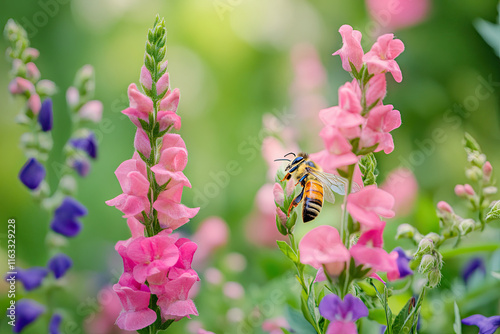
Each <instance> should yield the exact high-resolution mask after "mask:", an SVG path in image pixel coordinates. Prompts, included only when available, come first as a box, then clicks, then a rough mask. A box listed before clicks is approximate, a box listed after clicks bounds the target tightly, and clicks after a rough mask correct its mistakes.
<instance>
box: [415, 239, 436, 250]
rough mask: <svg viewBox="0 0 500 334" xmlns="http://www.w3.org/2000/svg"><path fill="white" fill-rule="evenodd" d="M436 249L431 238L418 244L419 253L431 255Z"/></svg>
mask: <svg viewBox="0 0 500 334" xmlns="http://www.w3.org/2000/svg"><path fill="white" fill-rule="evenodd" d="M433 249H434V242H433V241H432V240H431V239H429V238H423V239H422V240H420V243H419V244H418V250H417V253H420V254H427V253H430V252H431V251H432V250H433Z"/></svg>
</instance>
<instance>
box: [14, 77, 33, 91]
mask: <svg viewBox="0 0 500 334" xmlns="http://www.w3.org/2000/svg"><path fill="white" fill-rule="evenodd" d="M9 92H10V93H11V94H24V93H26V92H27V93H29V94H30V95H32V94H36V91H35V86H34V85H33V83H31V81H29V80H27V79H24V78H21V77H17V78H14V79H13V80H12V81H11V82H10V83H9Z"/></svg>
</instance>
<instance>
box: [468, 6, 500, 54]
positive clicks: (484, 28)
mask: <svg viewBox="0 0 500 334" xmlns="http://www.w3.org/2000/svg"><path fill="white" fill-rule="evenodd" d="M474 27H476V30H477V31H478V32H479V34H480V35H481V36H482V37H483V39H484V40H485V41H486V42H487V43H488V44H489V45H490V46H491V47H492V48H493V50H495V53H496V54H497V56H498V57H500V39H499V38H498V36H500V3H499V4H498V19H497V24H494V23H491V22H488V21H485V20H482V19H478V20H476V21H475V22H474Z"/></svg>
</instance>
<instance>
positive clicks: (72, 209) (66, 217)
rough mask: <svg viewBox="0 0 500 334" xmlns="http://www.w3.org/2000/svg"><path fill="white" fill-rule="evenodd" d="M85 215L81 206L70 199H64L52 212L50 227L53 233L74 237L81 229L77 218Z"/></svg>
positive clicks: (84, 209) (85, 212) (85, 210)
mask: <svg viewBox="0 0 500 334" xmlns="http://www.w3.org/2000/svg"><path fill="white" fill-rule="evenodd" d="M86 214H87V209H86V208H85V207H84V206H83V205H81V204H80V203H79V202H78V201H76V200H75V199H73V198H71V197H66V198H65V199H64V200H63V201H62V203H61V205H60V206H59V207H58V208H57V209H56V211H55V212H54V219H53V220H52V223H51V224H50V227H51V228H52V230H54V232H57V233H60V234H62V235H65V236H67V237H74V236H76V235H77V234H78V233H79V232H80V230H81V228H82V224H81V223H80V221H79V220H78V219H77V218H78V217H81V216H85V215H86Z"/></svg>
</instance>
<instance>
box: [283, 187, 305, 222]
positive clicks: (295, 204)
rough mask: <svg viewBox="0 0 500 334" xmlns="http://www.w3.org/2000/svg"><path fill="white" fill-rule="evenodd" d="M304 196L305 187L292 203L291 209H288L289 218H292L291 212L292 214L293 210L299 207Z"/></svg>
mask: <svg viewBox="0 0 500 334" xmlns="http://www.w3.org/2000/svg"><path fill="white" fill-rule="evenodd" d="M303 196H304V187H302V191H301V192H300V194H299V195H298V196H297V197H295V198H294V199H293V201H292V203H290V207H289V208H288V213H287V214H286V215H287V217H288V216H290V212H292V209H293V208H295V207H297V205H299V203H300V202H301V201H302V197H303Z"/></svg>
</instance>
